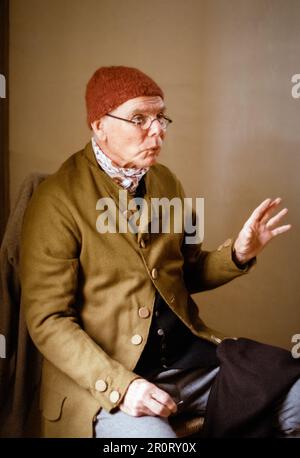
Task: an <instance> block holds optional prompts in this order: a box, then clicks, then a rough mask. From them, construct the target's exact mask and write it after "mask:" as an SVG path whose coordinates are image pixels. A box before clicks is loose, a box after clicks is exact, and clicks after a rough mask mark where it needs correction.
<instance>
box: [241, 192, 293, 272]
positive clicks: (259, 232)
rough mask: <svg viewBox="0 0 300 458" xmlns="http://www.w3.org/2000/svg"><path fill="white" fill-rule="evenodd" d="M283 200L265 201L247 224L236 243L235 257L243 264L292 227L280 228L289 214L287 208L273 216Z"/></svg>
mask: <svg viewBox="0 0 300 458" xmlns="http://www.w3.org/2000/svg"><path fill="white" fill-rule="evenodd" d="M281 200H282V199H281V198H280V197H277V198H276V199H274V200H272V199H266V200H264V201H263V202H262V203H261V204H260V205H259V206H258V207H257V208H256V209H255V210H254V211H253V213H252V215H251V216H250V218H249V219H248V220H247V221H246V222H245V224H244V226H243V228H242V230H241V231H240V233H239V235H238V237H237V239H236V241H235V243H234V250H235V256H236V258H237V260H238V261H239V262H240V263H241V264H244V263H246V262H247V261H249V260H250V259H252V258H254V257H255V256H257V255H258V253H260V252H261V251H262V250H263V248H264V247H265V246H266V245H267V243H269V242H270V240H272V239H273V238H274V237H276V235H279V234H283V233H284V232H286V231H288V230H289V229H290V228H291V227H292V226H291V225H290V224H286V225H283V226H278V223H279V222H280V220H281V219H282V218H283V217H284V216H285V215H286V214H287V212H288V209H287V208H284V209H283V210H281V211H280V212H278V213H277V214H276V215H274V216H271V214H272V212H273V211H274V210H275V209H276V208H277V207H278V205H279V204H280V203H281Z"/></svg>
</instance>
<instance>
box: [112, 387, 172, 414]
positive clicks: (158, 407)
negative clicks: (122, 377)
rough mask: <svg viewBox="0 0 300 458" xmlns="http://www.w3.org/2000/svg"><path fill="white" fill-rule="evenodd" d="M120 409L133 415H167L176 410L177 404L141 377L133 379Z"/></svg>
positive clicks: (164, 392)
mask: <svg viewBox="0 0 300 458" xmlns="http://www.w3.org/2000/svg"><path fill="white" fill-rule="evenodd" d="M119 407H120V410H122V411H123V412H125V413H127V414H128V415H131V416H133V417H141V416H143V415H151V416H159V417H168V416H169V415H171V413H175V412H176V411H177V405H176V403H175V402H174V401H173V399H172V398H171V396H170V395H169V394H168V393H166V391H163V390H161V389H160V388H158V387H157V386H155V385H154V384H153V383H150V382H148V381H147V380H145V379H143V378H138V379H135V380H133V381H132V382H131V383H130V385H129V387H128V389H127V392H126V394H125V396H124V399H123V401H122V403H121V404H120V406H119Z"/></svg>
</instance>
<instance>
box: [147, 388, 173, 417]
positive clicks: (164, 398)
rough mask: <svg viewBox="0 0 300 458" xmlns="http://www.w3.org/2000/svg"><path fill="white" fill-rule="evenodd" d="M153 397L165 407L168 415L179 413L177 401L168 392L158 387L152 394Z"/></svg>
mask: <svg viewBox="0 0 300 458" xmlns="http://www.w3.org/2000/svg"><path fill="white" fill-rule="evenodd" d="M151 397H152V399H154V400H156V401H158V402H159V403H160V404H161V405H162V406H164V407H165V408H166V409H167V410H168V412H169V414H168V415H170V414H171V413H175V412H177V405H176V403H175V401H174V400H173V399H172V398H171V396H170V395H169V394H168V393H167V392H166V391H163V390H161V389H160V388H157V387H156V389H155V391H153V392H152V393H151Z"/></svg>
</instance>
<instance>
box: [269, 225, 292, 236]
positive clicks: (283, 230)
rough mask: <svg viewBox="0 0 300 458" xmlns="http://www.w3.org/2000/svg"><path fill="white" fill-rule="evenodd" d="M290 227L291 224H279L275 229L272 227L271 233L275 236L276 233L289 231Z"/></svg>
mask: <svg viewBox="0 0 300 458" xmlns="http://www.w3.org/2000/svg"><path fill="white" fill-rule="evenodd" d="M291 227H292V225H291V224H286V225H285V226H279V227H276V229H273V230H272V231H271V233H272V235H273V236H274V237H275V236H276V235H279V234H283V233H284V232H287V231H289V230H290V229H291Z"/></svg>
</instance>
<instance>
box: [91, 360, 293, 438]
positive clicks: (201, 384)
mask: <svg viewBox="0 0 300 458" xmlns="http://www.w3.org/2000/svg"><path fill="white" fill-rule="evenodd" d="M218 371H219V368H218V367H217V368H214V369H209V370H208V369H204V368H197V369H189V370H182V369H170V370H165V371H163V372H160V373H159V374H158V375H157V376H155V377H154V378H153V379H151V380H150V381H151V382H152V383H154V384H155V385H157V386H158V387H159V388H161V389H162V390H164V391H166V392H168V393H169V395H170V396H171V397H172V398H173V399H174V401H175V402H176V404H177V406H178V410H177V413H176V414H175V415H180V413H183V412H184V413H192V414H194V415H195V416H196V415H197V414H199V415H203V416H204V415H205V409H206V404H207V400H208V396H209V393H210V389H211V386H212V383H213V381H214V379H215V376H216V375H217V373H218ZM274 426H275V427H276V428H277V429H278V437H299V438H300V379H298V380H297V382H296V383H295V384H294V385H293V386H292V388H291V389H290V391H289V393H288V394H287V396H285V397H284V399H282V401H281V402H279V403H278V406H276V408H275V412H274ZM94 432H95V437H99V438H101V437H102V438H138V437H141V438H175V437H176V434H175V432H174V430H173V429H172V427H171V426H170V424H169V421H168V418H163V417H158V416H148V415H145V416H142V417H133V416H131V415H127V414H126V413H124V412H122V411H121V410H117V411H116V412H114V413H108V412H106V411H105V410H104V409H102V410H101V412H100V414H99V415H98V417H97V421H96V422H95V429H94Z"/></svg>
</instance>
